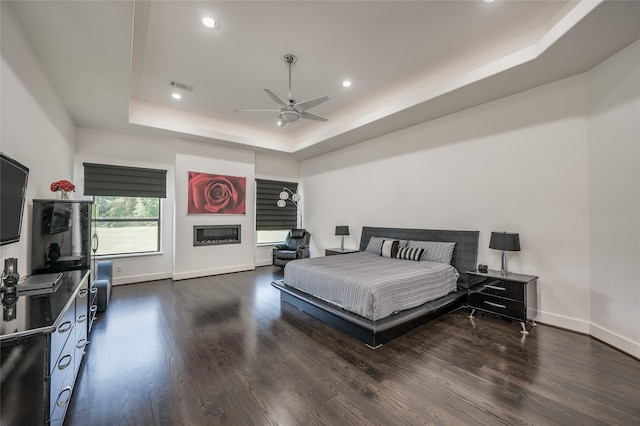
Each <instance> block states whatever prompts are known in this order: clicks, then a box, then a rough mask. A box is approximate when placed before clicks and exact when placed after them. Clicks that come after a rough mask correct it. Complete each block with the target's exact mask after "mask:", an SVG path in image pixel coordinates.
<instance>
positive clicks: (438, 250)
mask: <svg viewBox="0 0 640 426" xmlns="http://www.w3.org/2000/svg"><path fill="white" fill-rule="evenodd" d="M407 247H410V248H421V249H424V254H423V255H422V259H421V260H430V261H432V262H441V263H451V258H452V257H453V249H454V248H455V247H456V243H445V242H439V241H414V240H410V241H409V244H408V245H407Z"/></svg>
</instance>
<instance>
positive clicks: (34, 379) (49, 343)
mask: <svg viewBox="0 0 640 426" xmlns="http://www.w3.org/2000/svg"><path fill="white" fill-rule="evenodd" d="M59 274H60V280H59V281H58V284H57V285H55V286H52V287H51V288H45V289H39V290H31V289H29V290H25V291H22V289H21V285H20V284H18V290H19V292H18V297H17V300H16V301H15V303H13V304H11V305H5V304H3V306H2V322H1V323H0V331H1V334H0V357H1V359H2V366H1V369H2V384H1V389H0V400H1V402H0V424H1V425H2V426H12V425H45V424H51V425H62V423H63V422H64V416H65V413H66V410H67V406H68V403H69V401H70V399H71V395H72V393H73V387H74V384H75V380H76V377H77V375H78V370H79V368H80V364H81V362H82V358H83V355H84V352H85V346H86V345H87V338H88V330H89V328H88V327H89V325H88V323H89V318H90V307H89V306H90V303H91V302H90V300H91V292H90V288H89V270H75V271H65V272H60V273H59ZM56 275H57V274H56Z"/></svg>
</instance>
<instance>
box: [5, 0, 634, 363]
mask: <svg viewBox="0 0 640 426" xmlns="http://www.w3.org/2000/svg"><path fill="white" fill-rule="evenodd" d="M4 3H5V2H3V6H2V8H3V9H2V20H3V21H2V59H3V63H2V67H3V69H2V150H3V152H7V153H9V154H10V155H11V156H12V157H14V158H19V159H21V160H22V161H23V162H24V163H29V164H30V165H32V167H33V169H38V170H41V172H40V173H39V174H33V175H32V176H31V177H30V182H29V188H28V191H29V193H28V197H29V198H37V197H45V196H48V195H49V194H48V193H47V188H48V185H49V183H50V182H51V181H53V180H57V179H62V178H69V179H70V180H74V179H75V181H76V183H79V180H80V179H81V178H80V176H81V165H82V163H83V162H84V161H94V160H100V161H102V162H105V163H109V162H114V163H118V162H120V161H121V160H122V159H123V156H122V154H121V153H123V152H126V153H127V155H126V157H127V159H128V160H129V161H131V162H132V163H133V165H139V166H149V167H159V168H165V169H167V170H168V171H169V174H168V176H169V178H168V180H167V182H168V185H169V188H168V190H169V192H173V193H175V196H174V197H173V198H168V199H167V200H166V202H165V204H164V212H165V215H164V219H165V220H164V222H163V223H164V228H163V232H164V238H163V253H162V255H159V256H148V257H145V258H143V259H141V258H136V259H122V260H120V261H119V266H120V268H121V271H120V272H118V271H116V272H115V282H116V284H124V283H129V282H136V281H146V280H153V279H162V278H173V277H177V278H189V277H191V276H199V275H200V274H202V275H208V274H211V275H213V274H216V273H221V272H231V271H233V270H243V269H247V268H248V266H249V267H250V266H251V265H255V266H261V265H265V264H267V262H268V261H269V249H268V248H267V249H264V248H260V247H255V244H251V241H252V240H251V238H253V237H252V236H251V235H249V237H248V239H246V241H247V245H246V246H245V247H243V248H242V250H241V251H240V252H238V253H233V254H229V255H226V254H224V253H223V254H222V255H221V256H216V257H214V258H212V257H211V256H208V255H207V256H205V255H202V254H201V252H198V251H196V250H195V249H194V248H193V247H190V240H189V241H183V240H181V241H174V239H173V234H174V227H175V232H176V233H179V232H187V233H190V228H191V226H192V225H194V224H195V220H194V219H193V218H192V217H188V216H186V215H185V214H183V213H181V210H180V209H182V208H184V206H181V205H179V203H178V201H177V200H181V199H184V187H185V186H184V181H185V180H186V177H185V173H186V171H188V170H189V169H192V168H198V169H199V168H203V167H204V168H206V170H212V171H216V172H220V173H229V174H234V175H239V174H242V175H244V176H246V177H247V179H248V181H251V180H252V179H253V178H256V177H258V178H260V177H262V178H278V179H282V180H289V179H291V180H297V181H300V182H301V184H302V187H303V191H304V196H305V198H304V223H305V227H307V228H308V229H310V230H311V232H312V233H313V239H312V244H313V246H312V250H313V251H314V253H315V254H319V253H322V250H323V249H324V248H327V247H334V246H336V245H337V244H338V241H337V239H336V237H335V236H333V235H332V231H333V229H334V228H335V226H336V225H343V224H345V225H349V226H350V228H351V233H352V236H351V237H349V239H347V241H346V245H347V246H349V247H357V246H358V243H359V241H357V236H358V235H359V233H358V229H359V228H361V227H362V226H364V225H375V226H394V225H395V226H402V227H429V228H452V229H467V228H468V229H479V230H480V231H481V235H480V245H479V254H478V259H479V260H480V261H483V263H487V264H489V266H490V267H492V268H497V267H498V266H499V254H498V253H497V252H495V251H493V250H490V249H489V248H488V236H489V234H490V232H492V231H497V230H512V231H515V232H519V233H520V235H521V241H522V246H523V250H522V252H521V253H519V254H516V255H512V256H511V257H510V261H511V269H513V270H516V271H518V272H522V273H529V274H535V275H538V276H540V281H539V298H540V300H539V307H540V314H539V318H538V320H539V321H540V322H543V323H548V324H552V325H556V326H559V327H563V328H568V329H570V330H574V331H578V332H581V333H587V334H591V335H593V336H595V337H597V338H599V339H601V340H603V341H605V342H607V343H609V344H611V345H613V346H615V347H617V348H619V349H621V350H623V351H625V352H627V353H629V354H631V355H634V356H635V357H639V356H640V334H639V333H640V330H639V329H638V327H637V324H638V323H639V322H640V311H639V310H638V309H637V306H638V304H639V303H640V286H639V285H638V279H637V274H636V273H635V271H634V266H635V263H636V262H637V259H638V258H640V249H639V248H638V244H637V241H638V234H639V231H638V228H639V226H638V220H639V219H638V218H639V217H640V214H639V213H640V212H639V210H640V199H639V195H638V194H639V193H640V192H639V191H638V182H639V181H640V180H639V179H638V170H639V169H640V167H639V164H638V163H639V162H640V160H638V157H639V156H638V149H639V147H638V142H637V141H638V128H637V116H638V111H640V106H639V103H640V93H639V89H638V85H637V80H638V76H639V75H640V65H639V63H638V62H639V61H638V58H639V57H640V53H639V51H640V44H638V42H637V41H636V42H635V43H633V44H631V45H630V46H628V47H627V48H625V49H624V50H622V51H620V52H618V53H617V54H615V55H614V56H612V57H610V58H608V59H606V60H605V61H603V62H602V63H601V64H599V65H598V66H597V67H595V68H593V69H591V70H590V71H588V72H586V73H582V74H579V75H575V76H572V77H568V78H564V79H561V80H558V81H554V82H551V83H548V84H545V85H542V86H539V87H536V88H533V89H530V90H526V91H523V92H521V93H518V94H515V95H511V96H509V97H505V98H502V99H499V100H496V101H492V102H489V103H486V104H482V105H479V106H476V107H474V108H472V109H467V110H464V111H461V112H457V113H454V114H450V115H446V116H444V117H442V118H438V119H435V120H432V121H429V122H427V123H424V124H418V125H416V126H413V127H408V128H405V129H402V130H399V131H395V132H393V133H390V134H388V135H383V136H379V137H376V138H372V139H371V140H368V141H365V142H363V143H360V144H358V145H354V146H351V147H347V148H344V149H342V150H340V151H336V152H332V153H327V154H324V155H322V156H319V157H316V158H311V159H307V160H303V161H298V160H296V159H293V158H291V157H290V156H287V155H276V154H272V153H264V152H261V151H259V152H256V151H252V150H243V149H238V148H234V147H228V146H223V145H212V144H208V143H204V142H200V141H197V140H191V139H189V138H186V137H175V136H174V137H169V136H167V135H165V134H161V133H159V132H158V133H157V134H154V135H141V134H126V133H121V132H116V131H109V130H103V129H100V128H97V126H96V128H92V127H89V126H82V127H77V126H76V125H75V124H74V121H73V120H72V118H71V117H70V116H69V114H68V112H67V111H66V108H65V106H64V105H63V104H62V102H61V100H60V96H59V94H57V93H56V90H57V89H56V88H54V87H52V85H51V83H50V81H49V80H50V78H49V77H48V76H47V73H46V72H45V71H44V69H43V67H42V66H41V65H40V64H39V59H38V56H37V55H36V53H35V52H34V50H33V48H31V47H30V46H28V41H27V39H26V37H25V35H24V33H23V30H22V29H20V28H19V26H18V25H17V20H16V18H15V17H14V16H13V15H12V12H11V11H10V10H9V11H7V8H6V6H5V4H4ZM123 114H124V112H123ZM610 135H616V137H615V138H612V137H611V136H610ZM25 141H26V142H25ZM51 163H55V164H56V166H55V169H54V168H52V167H51ZM388 170H389V171H391V172H386V171H388ZM407 182H411V183H407ZM416 194H419V195H420V196H419V197H417V196H416ZM441 205H446V206H447V209H446V211H443V210H442V209H440V208H438V207H434V206H441ZM251 216H252V215H251V214H247V216H246V217H245V218H242V219H241V220H242V224H243V225H244V226H243V228H246V229H252V226H253V225H252V219H251ZM26 235H28V231H27V234H26ZM27 246H28V242H27V241H25V239H23V240H21V241H20V242H19V243H16V244H13V245H9V246H3V247H2V258H6V257H11V256H15V257H19V258H22V257H25V253H27V252H28V249H27ZM621 254H622V255H621ZM174 263H175V266H174ZM22 264H24V262H23V263H22ZM22 264H21V265H22ZM203 265H204V266H203ZM25 267H26V265H25ZM24 272H25V271H24V270H23V271H21V273H24Z"/></svg>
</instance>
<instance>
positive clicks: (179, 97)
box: [171, 93, 182, 101]
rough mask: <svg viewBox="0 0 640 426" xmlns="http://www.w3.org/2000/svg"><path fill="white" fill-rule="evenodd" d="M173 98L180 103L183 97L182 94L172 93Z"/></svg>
mask: <svg viewBox="0 0 640 426" xmlns="http://www.w3.org/2000/svg"><path fill="white" fill-rule="evenodd" d="M171 97H172V98H173V99H175V100H176V101H179V100H180V99H182V95H181V94H180V93H172V94H171Z"/></svg>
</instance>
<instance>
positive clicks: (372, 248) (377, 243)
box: [364, 237, 384, 254]
mask: <svg viewBox="0 0 640 426" xmlns="http://www.w3.org/2000/svg"><path fill="white" fill-rule="evenodd" d="M383 241H384V238H381V237H371V238H370V239H369V244H367V248H366V249H365V250H364V251H366V252H367V253H373V254H380V252H381V251H382V242H383Z"/></svg>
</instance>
